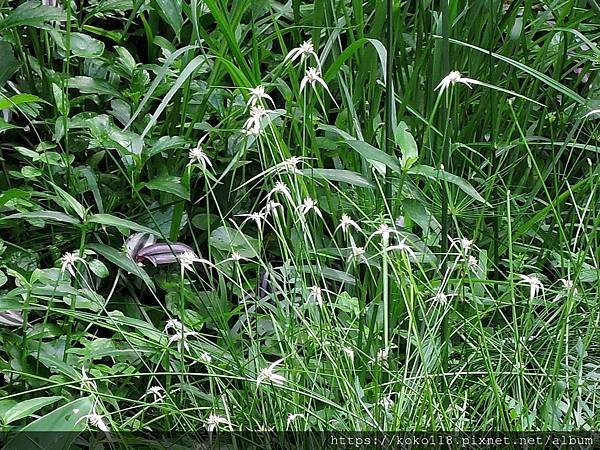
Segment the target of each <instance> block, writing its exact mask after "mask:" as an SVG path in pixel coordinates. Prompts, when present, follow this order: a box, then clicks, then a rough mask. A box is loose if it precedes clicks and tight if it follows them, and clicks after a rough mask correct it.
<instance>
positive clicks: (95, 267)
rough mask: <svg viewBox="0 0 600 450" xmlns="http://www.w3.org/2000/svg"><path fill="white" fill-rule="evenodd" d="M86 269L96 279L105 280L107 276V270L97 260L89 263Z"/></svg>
mask: <svg viewBox="0 0 600 450" xmlns="http://www.w3.org/2000/svg"><path fill="white" fill-rule="evenodd" d="M88 267H89V268H90V270H91V271H92V272H93V273H94V274H95V275H96V276H97V277H98V278H106V277H107V276H108V275H109V272H108V268H107V267H106V265H105V264H104V263H103V262H102V261H100V260H99V259H92V260H91V261H89V262H88Z"/></svg>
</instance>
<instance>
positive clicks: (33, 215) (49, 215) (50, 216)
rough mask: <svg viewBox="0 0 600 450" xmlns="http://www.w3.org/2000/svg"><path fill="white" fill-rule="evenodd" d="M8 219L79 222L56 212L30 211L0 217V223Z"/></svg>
mask: <svg viewBox="0 0 600 450" xmlns="http://www.w3.org/2000/svg"><path fill="white" fill-rule="evenodd" d="M10 219H30V220H35V219H37V220H43V221H44V222H63V223H72V224H79V223H80V222H79V220H77V219H76V218H75V217H73V216H69V215H68V214H65V213H61V212H58V211H43V210H40V211H30V212H24V213H16V214H10V215H8V216H5V217H0V221H3V220H10Z"/></svg>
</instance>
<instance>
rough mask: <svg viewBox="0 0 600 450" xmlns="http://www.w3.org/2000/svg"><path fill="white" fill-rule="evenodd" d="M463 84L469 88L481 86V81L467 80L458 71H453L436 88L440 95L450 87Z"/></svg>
mask: <svg viewBox="0 0 600 450" xmlns="http://www.w3.org/2000/svg"><path fill="white" fill-rule="evenodd" d="M456 83H462V84H464V85H465V86H467V87H469V88H470V87H471V85H472V84H480V82H479V81H477V80H474V79H472V78H465V77H463V76H462V74H461V73H460V72H459V71H458V70H453V71H452V72H450V73H449V74H448V75H446V76H445V77H444V78H443V79H442V81H440V83H439V84H438V85H437V86H436V88H435V90H436V91H437V90H439V91H440V93H442V92H444V91H445V90H446V89H448V87H450V86H452V85H454V84H456Z"/></svg>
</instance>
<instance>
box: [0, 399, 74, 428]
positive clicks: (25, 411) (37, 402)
mask: <svg viewBox="0 0 600 450" xmlns="http://www.w3.org/2000/svg"><path fill="white" fill-rule="evenodd" d="M63 398H64V397H61V396H54V397H38V398H32V399H30V400H24V401H22V402H20V403H17V404H16V405H14V406H13V407H12V408H10V409H8V410H5V411H0V415H1V416H2V420H3V421H4V423H5V424H9V423H11V422H15V421H16V420H19V419H24V418H25V417H29V416H30V415H31V414H33V413H34V412H36V411H37V410H39V409H42V408H43V407H44V406H48V405H51V404H52V403H55V402H57V401H58V400H62V399H63Z"/></svg>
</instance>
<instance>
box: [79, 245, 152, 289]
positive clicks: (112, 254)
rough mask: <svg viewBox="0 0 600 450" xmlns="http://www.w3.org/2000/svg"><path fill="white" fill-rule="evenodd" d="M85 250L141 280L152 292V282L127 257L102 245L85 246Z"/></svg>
mask: <svg viewBox="0 0 600 450" xmlns="http://www.w3.org/2000/svg"><path fill="white" fill-rule="evenodd" d="M86 248H89V249H90V250H93V251H95V252H96V253H98V254H100V255H102V256H104V257H105V258H106V259H108V260H109V261H110V262H111V263H113V264H114V265H116V266H118V267H120V268H121V269H123V270H124V271H126V272H127V273H132V274H134V275H135V276H137V277H139V278H141V279H142V281H143V282H144V283H146V285H147V286H148V287H150V289H152V290H154V283H153V282H152V280H151V279H150V277H149V276H148V274H147V273H146V271H145V270H144V269H142V268H141V267H140V266H138V265H137V264H136V263H134V262H133V261H132V260H131V259H130V258H129V257H128V256H127V255H124V254H123V253H121V252H119V251H118V250H115V249H114V248H112V247H109V246H108V245H104V244H93V243H92V244H87V246H86Z"/></svg>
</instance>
